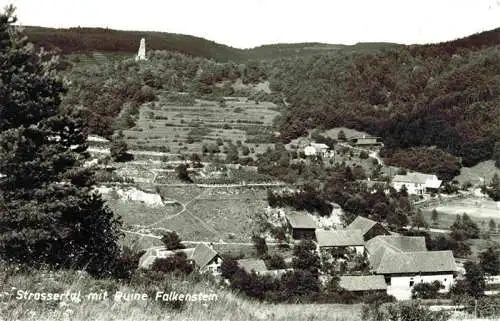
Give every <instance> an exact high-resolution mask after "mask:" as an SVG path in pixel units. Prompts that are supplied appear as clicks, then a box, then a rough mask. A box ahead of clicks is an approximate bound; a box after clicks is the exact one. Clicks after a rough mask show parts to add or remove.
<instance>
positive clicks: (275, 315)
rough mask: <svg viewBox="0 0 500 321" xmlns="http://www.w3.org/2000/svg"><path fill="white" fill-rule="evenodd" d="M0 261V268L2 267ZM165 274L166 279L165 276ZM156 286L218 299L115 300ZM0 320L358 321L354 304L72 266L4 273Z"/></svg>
mask: <svg viewBox="0 0 500 321" xmlns="http://www.w3.org/2000/svg"><path fill="white" fill-rule="evenodd" d="M3 268H4V267H3V266H2V270H3ZM167 278H168V279H167ZM157 289H164V290H165V291H167V292H168V291H175V292H177V293H205V294H211V293H213V294H216V296H217V299H216V300H213V301H205V302H186V303H185V304H184V306H183V307H182V308H181V309H179V308H178V307H177V308H176V307H175V306H174V305H173V304H162V303H159V302H156V301H154V300H153V299H148V300H145V301H137V300H132V301H123V300H122V301H121V302H115V301H114V300H113V299H112V297H113V296H114V294H115V293H116V292H117V291H121V292H124V293H132V292H137V293H153V292H155V291H156V290H157ZM18 290H23V291H31V292H40V293H44V292H45V293H63V292H65V291H71V292H80V293H81V298H82V300H81V302H78V303H76V302H72V301H70V300H66V301H59V302H47V301H45V302H37V301H33V300H30V301H28V300H23V299H19V298H16V294H17V291H18ZM2 291H3V292H4V293H6V294H12V295H11V296H8V295H7V296H6V295H4V296H3V297H2V298H0V320H23V321H24V320H26V321H32V320H33V321H34V320H42V321H43V320H51V321H52V320H96V321H97V320H110V321H118V320H120V321H132V320H147V321H149V320H190V321H191V320H193V321H195V320H196V321H197V320H200V321H201V320H203V321H216V320H217V321H222V320H227V321H236V320H276V321H285V320H290V321H295V320H297V321H298V320H301V321H302V320H311V321H313V320H337V321H344V320H345V321H355V320H360V310H361V306H359V305H327V304H323V305H311V304H307V305H293V304H292V305H284V304H279V305H270V304H264V303H259V302H252V301H250V300H246V299H244V298H242V297H241V296H239V295H237V294H235V293H233V292H231V291H229V290H227V289H225V288H224V287H222V286H219V285H217V284H215V283H214V282H213V281H209V280H206V279H203V278H200V277H196V276H194V277H188V278H175V277H169V276H166V277H165V278H163V279H158V280H157V282H156V283H151V282H148V283H145V282H144V283H141V282H140V281H136V282H135V284H134V283H132V284H125V285H124V284H119V283H117V282H116V281H113V280H96V279H94V278H92V277H90V276H88V275H86V274H85V273H80V272H77V271H57V272H53V271H49V270H40V271H31V272H16V273H14V275H11V276H10V277H8V278H7V279H6V281H5V283H4V285H3V289H2V290H1V291H0V293H1V292H2ZM104 291H107V292H108V294H109V296H110V297H111V299H104V300H94V301H93V300H89V299H87V298H86V297H85V295H86V294H88V293H103V292H104Z"/></svg>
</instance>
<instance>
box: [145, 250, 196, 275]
mask: <svg viewBox="0 0 500 321" xmlns="http://www.w3.org/2000/svg"><path fill="white" fill-rule="evenodd" d="M151 270H152V271H157V272H162V273H173V274H174V275H188V274H190V273H191V272H193V270H194V264H193V262H192V261H191V260H188V258H187V255H186V253H184V252H176V253H175V254H174V255H172V256H170V257H167V258H157V259H156V260H155V261H154V262H153V264H152V266H151Z"/></svg>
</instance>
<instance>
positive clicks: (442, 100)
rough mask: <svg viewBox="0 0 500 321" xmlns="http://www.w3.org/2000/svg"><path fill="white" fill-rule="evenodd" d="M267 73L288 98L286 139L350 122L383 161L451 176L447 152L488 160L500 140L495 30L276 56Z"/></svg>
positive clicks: (469, 161) (453, 167)
mask: <svg viewBox="0 0 500 321" xmlns="http://www.w3.org/2000/svg"><path fill="white" fill-rule="evenodd" d="M268 70H271V71H272V73H271V75H269V78H270V81H271V86H272V89H273V90H275V91H279V92H282V93H283V95H284V96H285V97H286V98H287V100H288V102H290V103H291V107H290V108H289V110H288V113H287V115H286V117H285V121H284V123H283V124H282V128H281V135H282V137H283V139H284V140H285V141H289V140H291V139H293V138H296V137H298V136H301V135H303V134H304V133H305V132H306V130H308V129H311V128H317V127H319V128H332V127H336V126H345V127H352V128H355V129H358V130H362V131H366V132H369V133H370V134H373V135H377V136H381V137H382V138H383V139H384V143H385V149H384V156H385V157H387V159H388V161H389V163H395V164H398V165H402V166H405V167H409V168H415V167H416V165H418V169H419V170H421V171H424V172H440V173H441V176H442V177H444V178H451V177H453V176H454V175H456V174H457V172H458V168H459V166H460V159H459V158H453V156H451V155H449V154H452V155H454V156H457V157H461V163H462V164H463V165H465V166H471V165H474V164H476V163H477V162H479V161H482V160H486V159H490V158H492V156H493V152H494V151H493V149H494V144H495V142H496V141H499V140H500V107H499V106H500V29H496V30H493V31H489V32H485V33H482V34H478V35H474V36H471V37H469V38H464V39H460V40H456V41H453V42H448V43H442V44H435V45H426V46H403V47H388V48H385V49H381V50H378V51H373V52H367V51H365V52H361V51H356V52H342V51H339V52H337V53H336V54H325V55H318V56H311V57H300V58H296V59H281V60H275V61H273V62H269V66H268ZM410 148H413V149H412V150H411V152H403V150H407V149H410ZM429 148H432V149H429ZM443 166H444V168H443Z"/></svg>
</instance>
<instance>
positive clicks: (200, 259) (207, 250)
mask: <svg viewBox="0 0 500 321" xmlns="http://www.w3.org/2000/svg"><path fill="white" fill-rule="evenodd" d="M217 256H218V254H217V252H216V251H215V250H214V249H212V248H211V247H209V246H208V245H206V244H205V243H200V244H198V245H197V246H196V248H195V249H194V252H193V254H192V255H191V257H190V258H191V259H192V260H193V261H194V263H195V264H196V266H198V267H199V268H203V267H205V266H206V265H207V264H209V263H210V261H212V260H213V259H214V258H215V257H217Z"/></svg>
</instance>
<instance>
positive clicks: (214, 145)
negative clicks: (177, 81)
mask: <svg viewBox="0 0 500 321" xmlns="http://www.w3.org/2000/svg"><path fill="white" fill-rule="evenodd" d="M278 110H279V109H278V107H277V106H276V105H275V104H273V103H270V102H255V101H252V100H248V99H247V98H227V99H224V102H222V103H221V102H214V101H206V100H196V101H195V102H194V103H192V104H190V105H180V104H179V103H172V102H171V101H169V100H168V98H167V97H166V96H165V95H160V98H159V101H156V102H152V103H148V104H147V105H145V106H142V107H141V108H140V110H139V119H138V121H137V122H136V125H135V127H133V128H130V129H129V130H125V131H124V135H125V137H126V139H127V143H128V144H129V146H130V148H131V149H141V150H156V151H163V152H168V153H171V154H172V155H191V154H193V153H197V154H200V155H202V154H213V155H214V156H219V157H221V158H222V159H225V157H226V156H227V154H226V155H224V149H225V148H228V145H230V144H234V145H236V146H237V147H238V155H239V156H240V157H251V156H254V155H255V154H256V153H262V152H264V151H265V150H266V148H267V147H268V146H271V145H272V142H273V140H274V135H275V133H274V126H273V121H274V119H275V118H276V117H277V116H279V115H280V113H279V111H278Z"/></svg>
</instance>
